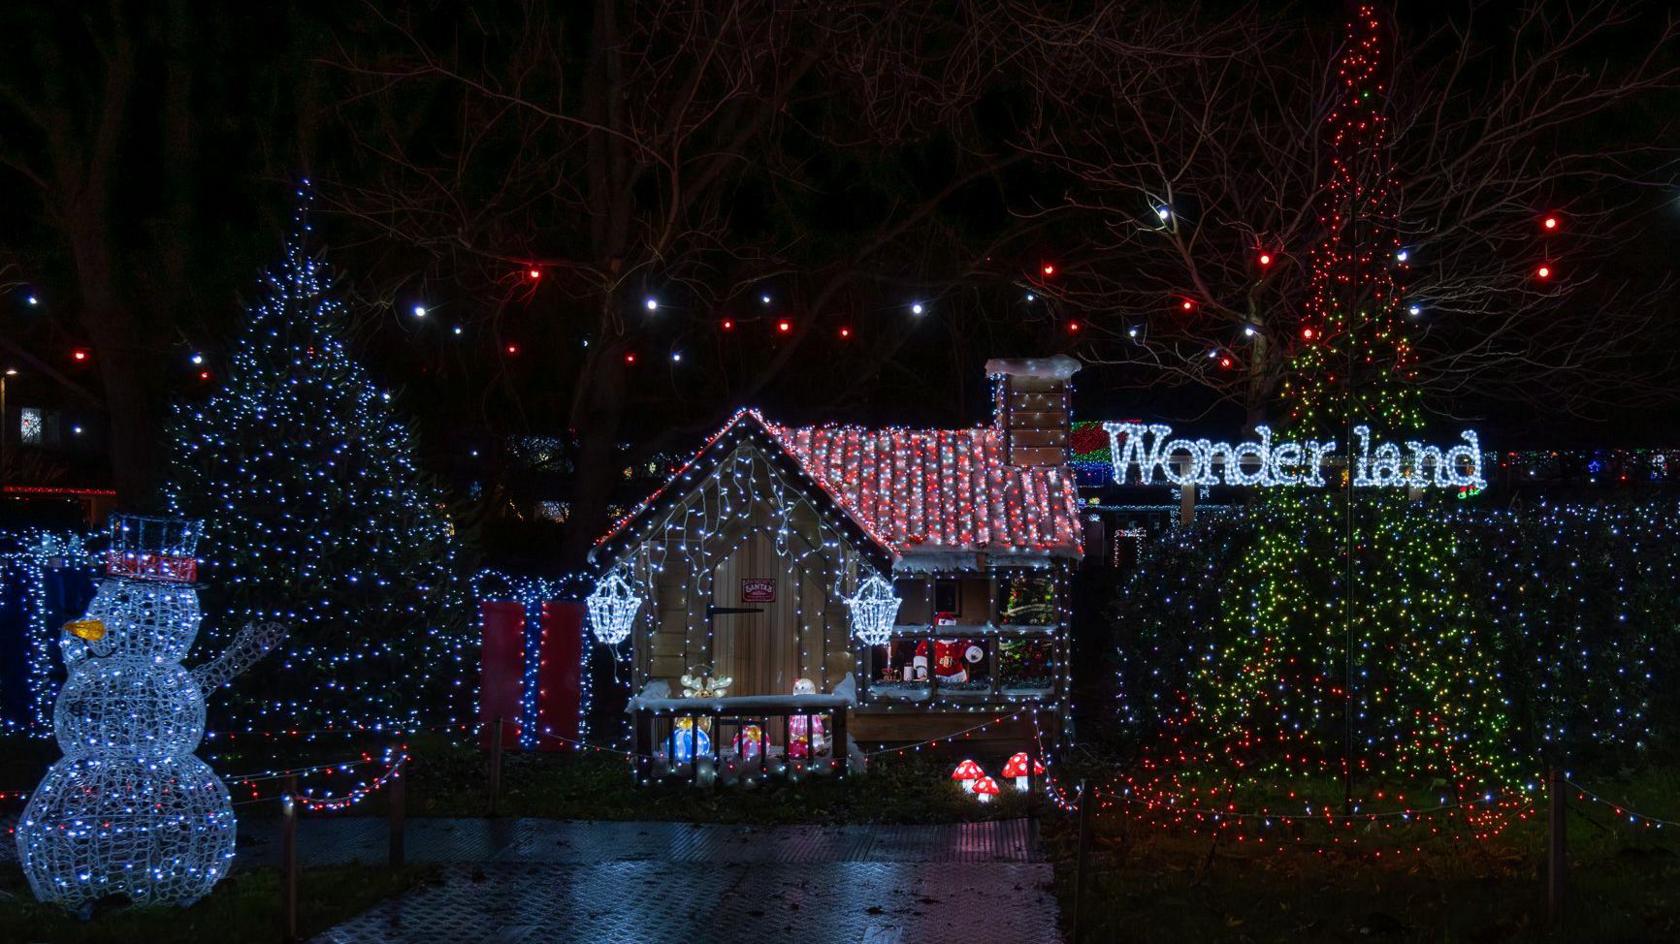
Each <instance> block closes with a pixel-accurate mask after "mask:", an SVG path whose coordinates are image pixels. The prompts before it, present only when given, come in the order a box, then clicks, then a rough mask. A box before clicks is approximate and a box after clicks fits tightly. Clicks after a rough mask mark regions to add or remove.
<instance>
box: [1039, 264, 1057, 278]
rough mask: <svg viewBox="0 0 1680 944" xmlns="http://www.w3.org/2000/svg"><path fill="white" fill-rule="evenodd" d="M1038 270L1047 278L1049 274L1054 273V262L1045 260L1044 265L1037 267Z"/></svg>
mask: <svg viewBox="0 0 1680 944" xmlns="http://www.w3.org/2000/svg"><path fill="white" fill-rule="evenodd" d="M1039 271H1040V272H1043V273H1044V277H1045V278H1049V277H1050V276H1052V275H1055V274H1056V264H1055V263H1053V262H1046V263H1045V264H1044V265H1042V266H1040V267H1039Z"/></svg>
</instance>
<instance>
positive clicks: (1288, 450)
mask: <svg viewBox="0 0 1680 944" xmlns="http://www.w3.org/2000/svg"><path fill="white" fill-rule="evenodd" d="M1300 464H1301V444H1300V443H1279V444H1278V446H1277V448H1275V449H1273V450H1272V464H1271V467H1270V468H1269V469H1267V475H1269V476H1270V478H1271V480H1272V483H1273V484H1275V485H1299V484H1300V483H1301V476H1299V475H1297V474H1296V473H1294V472H1293V471H1291V470H1292V469H1294V468H1295V467H1296V466H1298V465H1300Z"/></svg>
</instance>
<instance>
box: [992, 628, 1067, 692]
mask: <svg viewBox="0 0 1680 944" xmlns="http://www.w3.org/2000/svg"><path fill="white" fill-rule="evenodd" d="M1055 653H1056V648H1055V643H1054V642H1053V641H1052V640H1051V639H1050V637H1048V636H1044V635H1038V634H1032V635H1023V636H1014V637H1010V638H1004V639H1000V640H998V660H997V670H998V676H999V679H998V686H999V688H1000V689H1001V690H1002V691H1003V693H1004V694H1005V695H1040V694H1043V693H1045V692H1048V691H1050V690H1051V689H1053V688H1055Z"/></svg>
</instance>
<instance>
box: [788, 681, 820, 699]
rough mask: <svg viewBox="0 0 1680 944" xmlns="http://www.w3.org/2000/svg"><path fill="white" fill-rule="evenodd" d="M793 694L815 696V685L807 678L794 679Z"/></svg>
mask: <svg viewBox="0 0 1680 944" xmlns="http://www.w3.org/2000/svg"><path fill="white" fill-rule="evenodd" d="M793 693H794V694H795V695H815V694H816V693H817V683H816V682H813V681H811V680H810V679H808V678H802V679H795V680H794V682H793Z"/></svg>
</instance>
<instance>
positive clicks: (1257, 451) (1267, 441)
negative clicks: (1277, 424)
mask: <svg viewBox="0 0 1680 944" xmlns="http://www.w3.org/2000/svg"><path fill="white" fill-rule="evenodd" d="M1254 431H1255V432H1256V433H1259V434H1260V441H1259V442H1257V443H1256V442H1245V443H1239V444H1238V445H1237V448H1235V449H1233V450H1231V464H1230V465H1227V466H1226V467H1225V481H1226V483H1227V484H1229V485H1271V484H1272V473H1271V461H1272V430H1271V427H1269V426H1256V427H1254ZM1244 456H1253V457H1254V458H1256V459H1259V460H1260V469H1259V471H1257V472H1254V473H1252V474H1250V473H1248V472H1245V471H1243V466H1242V460H1243V457H1244Z"/></svg>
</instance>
